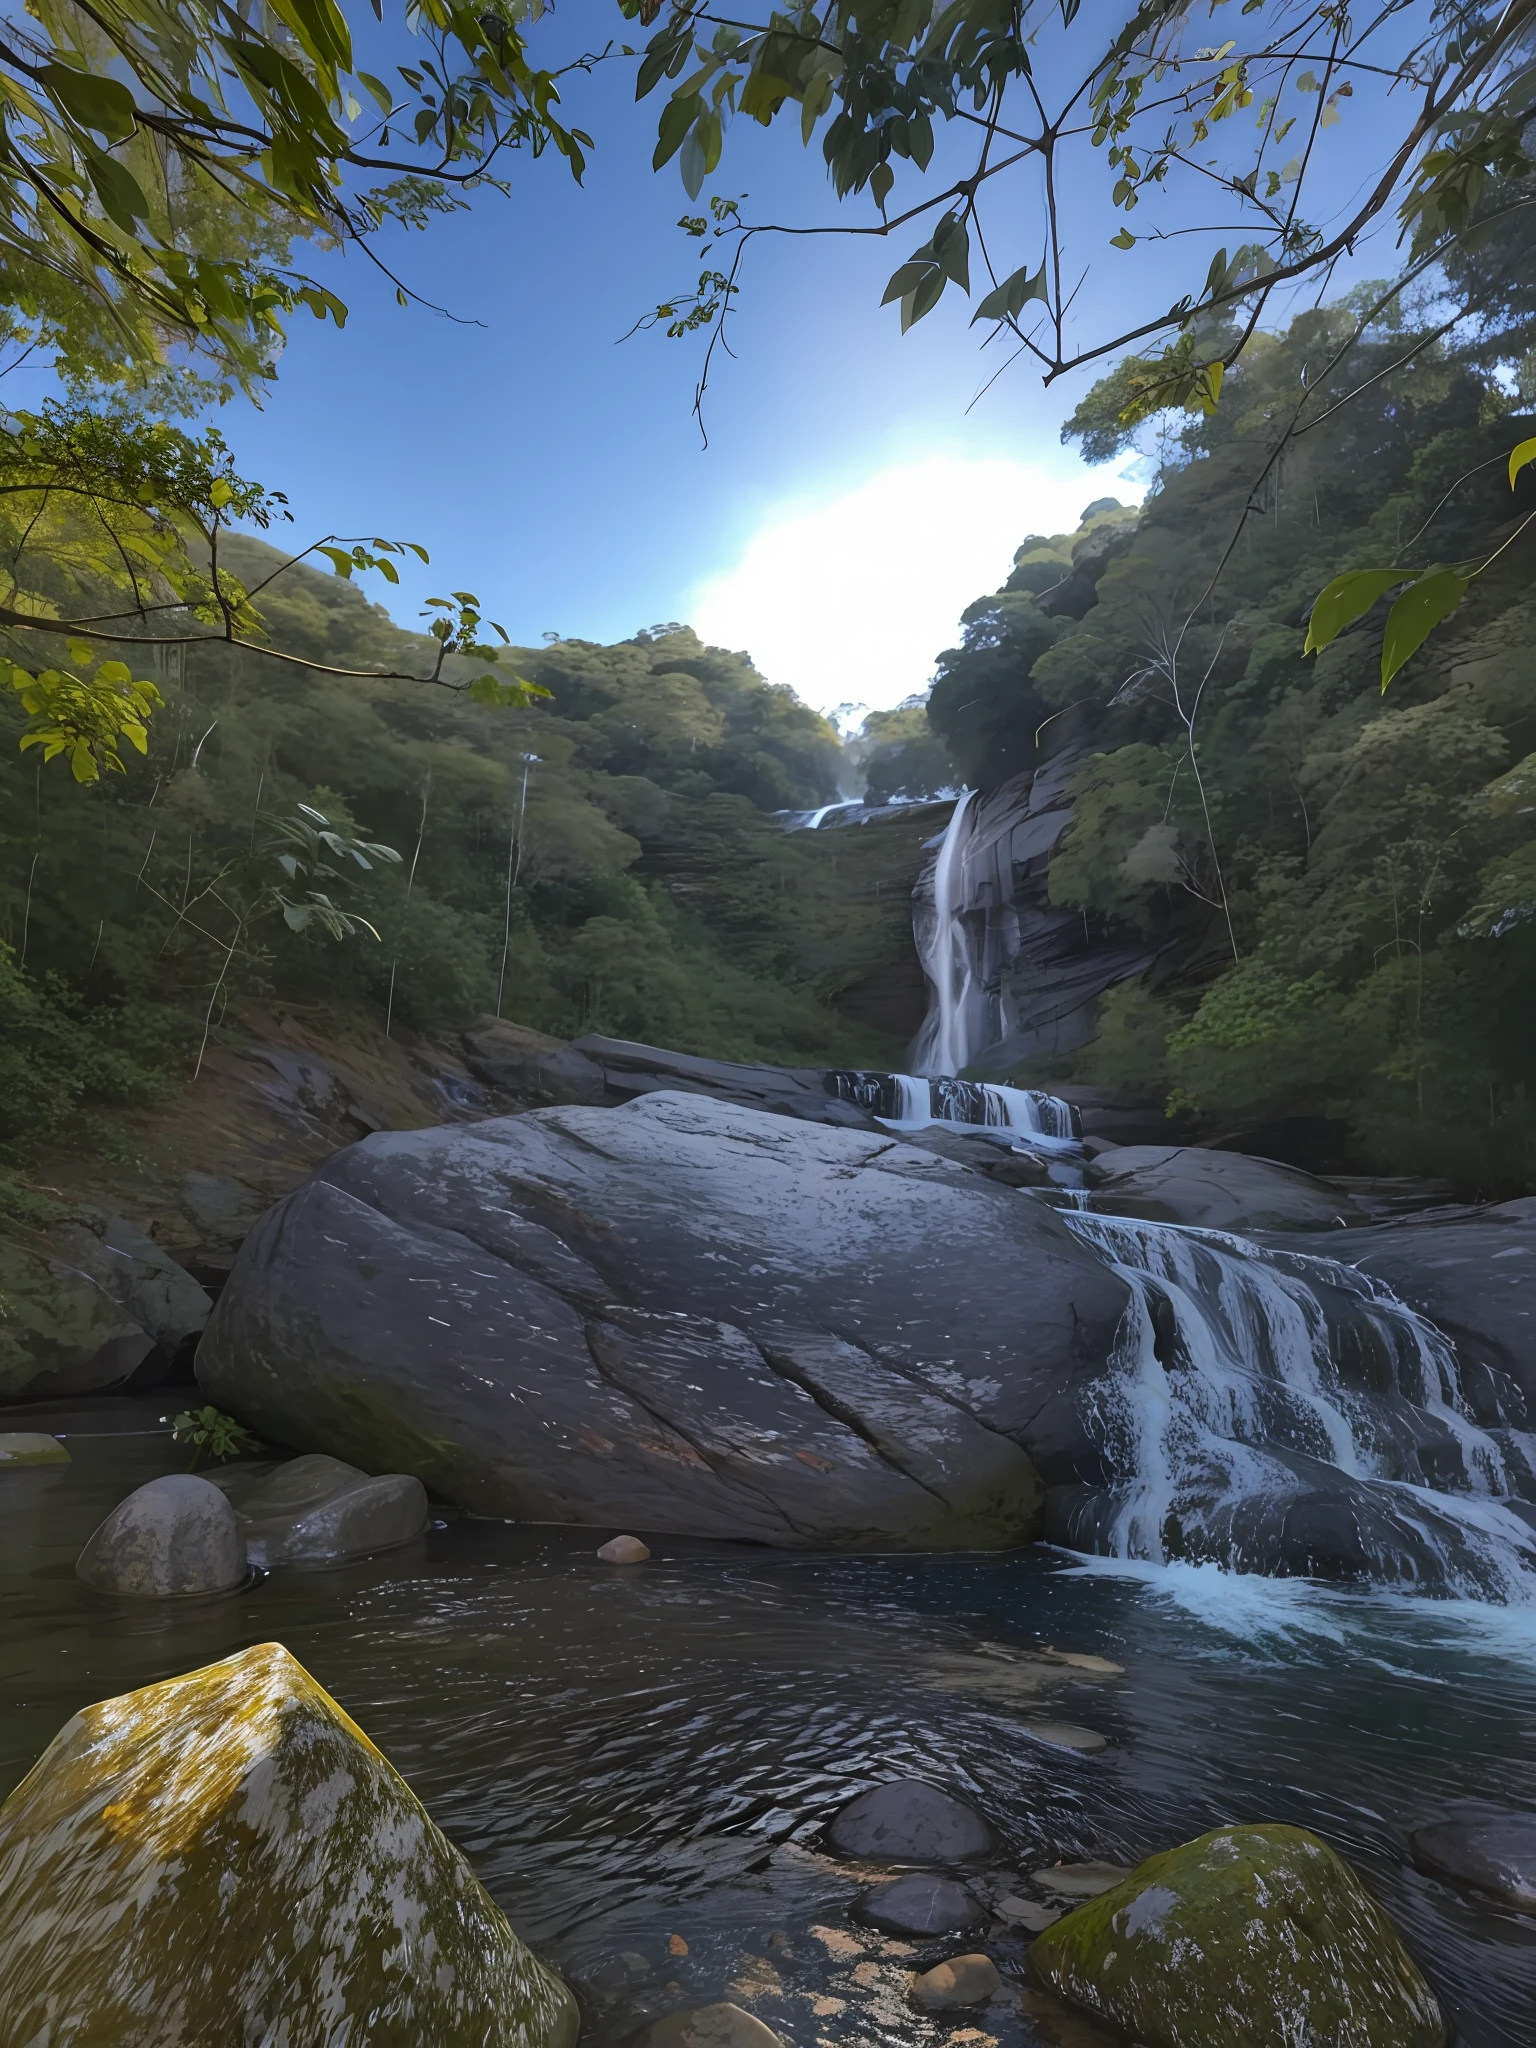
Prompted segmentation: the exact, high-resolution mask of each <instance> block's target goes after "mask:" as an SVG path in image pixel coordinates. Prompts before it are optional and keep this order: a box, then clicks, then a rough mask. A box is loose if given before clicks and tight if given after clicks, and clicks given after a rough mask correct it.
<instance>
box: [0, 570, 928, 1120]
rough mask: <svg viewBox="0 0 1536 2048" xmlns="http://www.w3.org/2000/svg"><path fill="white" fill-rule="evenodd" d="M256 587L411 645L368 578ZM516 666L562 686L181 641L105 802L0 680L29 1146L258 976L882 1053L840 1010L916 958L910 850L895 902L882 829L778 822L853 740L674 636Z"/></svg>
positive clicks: (351, 639) (343, 997) (249, 574)
mask: <svg viewBox="0 0 1536 2048" xmlns="http://www.w3.org/2000/svg"><path fill="white" fill-rule="evenodd" d="M232 559H233V560H234V563H235V566H236V568H237V571H238V573H239V574H240V575H241V576H242V577H243V578H245V579H246V580H247V581H249V582H251V583H253V584H254V583H256V582H259V581H260V580H261V575H262V573H263V571H264V570H265V568H266V567H268V566H269V565H270V562H271V561H272V560H273V559H275V558H274V557H273V556H272V555H271V551H270V550H267V549H265V548H264V547H263V545H262V544H261V543H259V542H254V541H243V542H242V541H237V542H235V543H233V544H232ZM263 603H264V607H265V608H266V609H267V610H268V612H269V615H270V623H271V630H272V631H273V633H274V634H275V635H278V636H280V637H281V642H282V645H283V646H284V647H285V648H287V649H290V650H296V651H298V652H299V653H300V654H302V655H305V656H307V657H308V659H309V660H310V661H312V662H315V663H319V664H339V665H344V666H348V667H354V666H357V665H359V664H362V665H366V664H367V663H370V662H377V663H378V664H380V665H381V666H386V667H398V666H400V665H402V663H406V662H409V661H411V660H418V661H419V660H420V658H421V655H422V648H421V646H420V643H419V640H418V639H417V636H413V635H409V634H406V633H404V632H403V631H401V629H399V628H398V627H396V626H395V625H394V624H393V623H392V622H391V621H390V619H389V618H388V616H387V615H386V614H385V613H384V612H383V611H381V610H380V609H379V608H378V607H376V606H372V605H370V604H368V603H367V602H366V601H365V599H364V598H363V596H362V594H361V592H359V591H358V590H357V589H356V587H355V586H354V585H353V584H351V583H348V582H344V581H340V580H337V579H335V578H332V577H330V576H327V575H322V574H319V573H317V572H315V571H311V570H305V569H300V570H297V571H295V572H294V573H293V574H292V575H291V576H290V577H289V578H287V579H285V581H284V582H283V583H282V584H279V585H275V586H273V589H272V591H271V593H270V594H269V595H268V596H267V597H265V598H264V600H263ZM413 642H414V643H415V644H412V643H413ZM517 659H518V663H519V666H520V668H521V669H522V670H523V671H524V672H525V673H526V674H527V675H528V676H529V678H530V679H531V680H533V681H535V682H537V683H539V684H540V685H542V686H543V687H544V688H545V689H547V690H548V691H549V692H550V695H549V696H548V697H547V698H541V699H538V700H535V701H534V702H533V703H531V704H529V705H526V706H523V707H517V706H513V707H506V706H501V707H497V706H491V705H485V704H479V703H476V702H474V701H472V700H470V699H468V698H466V697H465V696H463V695H461V694H455V693H454V692H453V691H451V690H447V689H444V690H437V691H433V690H429V689H424V688H423V687H421V686H420V685H415V686H411V685H397V684H390V683H387V682H379V683H368V682H364V683H359V682H356V681H351V680H341V679H337V678H334V677H332V676H329V675H326V674H325V673H323V672H321V671H319V670H312V669H306V668H303V667H297V666H294V665H293V664H292V663H290V662H282V663H279V662H275V661H263V660H261V658H260V657H258V656H255V655H252V654H250V653H248V652H246V651H244V650H241V649H232V648H221V647H217V646H213V647H209V646H207V645H203V646H192V645H189V646H187V647H186V648H185V649H182V650H171V651H170V652H169V653H164V654H162V655H160V656H158V657H157V659H156V676H157V687H158V689H159V690H160V692H161V694H162V695H163V697H164V700H165V703H164V707H163V709H162V710H161V711H160V713H159V715H158V716H157V717H156V719H155V720H154V722H153V724H152V726H151V728H150V735H149V742H148V752H147V754H146V755H145V757H144V758H143V759H142V760H141V759H140V758H139V757H138V756H137V755H136V754H130V755H129V756H128V759H127V762H126V772H125V773H124V774H122V775H120V776H118V775H112V776H107V777H104V778H103V779H102V780H101V781H99V782H97V783H95V784H92V785H90V786H89V787H85V788H81V787H78V786H76V785H75V784H74V783H73V782H72V781H71V780H70V779H69V778H68V777H61V776H59V775H58V774H57V773H56V771H51V770H45V769H42V768H41V766H40V763H39V760H38V754H37V752H36V751H34V752H33V753H31V754H29V755H25V756H23V755H20V754H19V753H18V751H17V740H18V736H19V735H20V734H21V732H22V729H23V725H24V714H23V712H22V709H21V707H20V706H19V705H16V706H15V707H14V708H12V705H11V704H9V703H7V702H6V701H5V700H3V699H0V1023H3V1038H0V1044H3V1052H0V1060H3V1062H4V1072H5V1077H6V1081H7V1084H8V1085H7V1086H6V1088H5V1090H4V1091H3V1096H0V1133H3V1140H0V1142H3V1143H4V1144H6V1145H8V1146H9V1148H10V1150H11V1153H12V1156H16V1155H17V1154H18V1153H19V1152H20V1151H23V1150H24V1149H25V1148H26V1146H27V1145H28V1144H29V1143H34V1144H35V1142H36V1141H38V1140H42V1139H48V1138H52V1137H55V1136H57V1135H59V1134H60V1133H61V1132H62V1131H64V1130H65V1129H67V1128H68V1127H69V1126H70V1122H71V1118H72V1117H73V1115H74V1112H75V1110H76V1107H77V1105H78V1104H79V1103H80V1102H81V1101H82V1100H84V1101H95V1102H111V1101H144V1100H147V1099H151V1098H152V1097H153V1096H154V1094H155V1093H156V1092H157V1091H161V1090H164V1089H165V1088H166V1087H168V1086H171V1085H174V1084H176V1083H177V1082H178V1081H179V1080H181V1079H183V1078H185V1077H186V1076H188V1075H189V1074H190V1073H191V1072H192V1071H193V1068H194V1066H195V1063H196V1060H197V1057H198V1052H199V1047H200V1045H201V1043H202V1040H203V1037H204V1033H205V1029H206V1030H207V1031H208V1032H211V1033H213V1034H214V1035H215V1036H216V1035H217V1034H218V1032H219V1031H220V1030H222V1029H230V1030H237V1029H238V1015H239V1008H240V1002H241V999H242V998H244V997H246V996H249V995H251V994H254V993H263V994H272V995H276V996H278V997H282V998H286V999H288V1000H295V1001H306V1002H312V1003H313V1002H324V1003H326V1004H329V1005H331V1006H332V1007H333V1008H336V1007H343V1008H344V1007H347V1006H352V1007H354V1008H361V1009H364V1010H366V1011H367V1012H368V1013H369V1014H371V1015H373V1016H375V1017H376V1018H378V1019H383V1018H384V1017H386V1016H387V1017H388V1018H389V1021H390V1026H391V1029H392V1030H395V1031H397V1032H398V1031H402V1030H404V1031H411V1030H430V1029H432V1028H434V1027H436V1026H438V1025H440V1024H443V1023H445V1022H449V1021H452V1020H456V1019H459V1018H462V1017H464V1016H467V1015H470V1014H472V1013H474V1012H477V1011H487V1010H490V1011H494V1010H496V1009H497V1007H498V1001H499V1003H500V1008H501V1010H502V1012H503V1013H504V1014H505V1015H506V1016H508V1017H511V1018H514V1019H517V1020H519V1021H522V1022H524V1023H528V1024H532V1025H535V1026H539V1027H542V1028H546V1029H549V1030H551V1031H556V1032H559V1033H562V1034H572V1033H577V1032H582V1031H606V1032H609V1033H611V1034H615V1035H618V1036H623V1037H631V1038H641V1039H647V1040H650V1041H652V1042H660V1043H664V1044H667V1045H672V1046H676V1047H680V1048H683V1049H685V1050H693V1051H700V1052H708V1053H713V1054H720V1055H725V1056H731V1055H737V1056H741V1057H765V1058H771V1059H776V1060H781V1061H787V1062H790V1063H797V1062H799V1063H805V1064H813V1063H818V1062H826V1063H829V1064H835V1063H838V1062H839V1061H842V1060H846V1059H855V1058H860V1057H867V1058H881V1057H884V1058H886V1059H889V1058H890V1057H891V1056H893V1055H894V1053H895V1052H896V1050H897V1048H896V1046H895V1045H894V1044H893V1043H891V1042H888V1041H885V1040H882V1039H881V1038H880V1037H879V1034H878V1032H876V1033H871V1032H869V1031H865V1030H859V1029H856V1028H855V1027H853V1026H852V1025H850V1024H849V1023H847V1022H846V1021H845V1020H844V1019H843V1018H842V1017H841V1015H840V1014H839V1013H838V1012H837V1010H836V1009H834V1008H833V1007H831V1002H832V999H833V998H835V997H836V996H837V995H838V994H839V992H840V991H841V990H842V989H843V988H844V987H845V986H846V985H848V984H849V983H851V982H853V981H856V980H857V979H858V977H859V975H860V974H861V972H864V971H866V970H867V968H868V967H869V966H871V965H873V964H878V962H879V961H880V960H881V959H883V958H885V957H887V956H888V955H889V954H890V953H892V952H893V951H898V952H899V951H900V950H901V948H902V947H903V945H904V944H905V919H906V889H907V887H908V886H910V876H911V871H912V870H913V869H915V866H916V863H917V860H918V858H919V853H918V842H917V839H916V838H915V837H913V836H912V835H911V834H907V835H905V836H904V837H903V839H902V843H901V848H900V851H899V855H898V860H899V862H905V864H906V865H905V867H904V868H903V871H902V875H901V877H900V878H899V879H898V880H897V881H896V883H895V884H894V885H888V886H886V887H885V889H884V894H883V895H881V894H880V888H881V883H882V873H881V872H879V871H878V870H879V862H880V860H882V859H884V858H885V857H886V855H885V854H884V853H883V852H881V850H880V849H879V848H877V847H876V844H875V842H876V840H877V839H878V838H879V835H878V834H865V835H859V842H858V844H855V843H854V838H855V836H854V835H849V834H842V835H821V834H809V833H799V834H794V835H786V834H785V833H784V831H783V830H782V828H781V827H780V825H779V824H778V823H777V822H776V821H775V820H774V819H773V817H772V816H771V813H772V812H773V811H774V810H776V809H781V808H787V809H796V808H804V807H807V806H810V805H815V804H821V803H825V802H827V801H829V800H830V799H832V798H833V797H835V795H836V794H837V776H838V773H839V770H840V767H841V751H840V747H839V743H838V740H837V736H836V734H835V732H834V731H833V729H832V728H831V727H830V726H829V725H828V724H827V723H826V722H825V721H824V720H823V719H821V718H820V717H819V716H818V715H817V714H816V713H814V712H812V711H810V710H809V709H807V708H806V706H804V705H803V704H801V703H800V702H799V700H798V699H797V698H795V697H794V696H793V694H792V693H791V692H789V691H788V690H785V689H782V688H775V687H773V686H771V685H770V684H768V683H767V682H765V681H764V679H763V678H762V677H761V676H759V675H758V673H757V672H756V670H755V669H754V668H753V667H752V665H751V663H750V661H749V660H748V659H747V657H746V656H745V655H742V654H732V653H727V652H725V651H723V650H721V649H718V648H707V647H704V646H703V645H701V643H700V642H699V640H698V639H697V638H696V636H695V635H694V634H693V633H692V632H690V631H688V630H687V629H686V628H683V627H679V626H672V625H666V626H658V627H655V628H653V629H651V630H650V631H649V632H645V633H640V634H638V635H636V637H635V638H634V639H632V640H629V641H625V642H623V643H621V644H619V645H618V646H613V647H602V646H597V645H593V644H590V643H587V642H582V641H560V642H556V643H554V644H551V645H549V646H546V647H543V648H540V649H524V650H519V651H518V656H517ZM529 757H534V758H529ZM525 772H526V801H525V798H524V777H525ZM306 806H307V807H308V809H307V810H306V809H305V808H304V807H306ZM317 815H318V817H319V818H320V819H321V820H322V821H323V825H322V824H316V823H315V819H316V816H317ZM326 832H329V834H330V842H329V843H325V835H326ZM834 837H835V838H836V839H837V840H838V845H836V846H835V845H833V844H832V840H833V838H834ZM909 841H910V843H908V842H909ZM379 842H382V843H383V845H384V846H385V847H387V848H392V849H393V850H394V851H396V852H397V853H398V854H399V856H400V858H399V860H398V862H393V861H391V860H390V859H389V858H388V857H387V855H386V856H384V857H382V858H381V857H379V855H378V850H377V847H378V843H379ZM353 846H356V847H358V848H360V849H361V853H362V857H363V858H364V859H366V860H367V865H366V866H364V865H362V863H361V860H360V859H359V858H358V857H357V855H356V854H355V853H353V852H352V851H351V850H350V849H351V848H352V847H353ZM839 847H841V851H842V856H843V857H842V860H841V863H840V861H839ZM338 848H339V851H338ZM871 858H875V862H876V865H875V868H873V869H871V870H870V872H869V873H868V874H865V873H864V872H863V870H862V869H861V868H860V866H859V863H860V861H863V862H865V863H866V865H867V864H868V862H869V861H870V860H871ZM884 879H885V880H886V882H887V884H889V878H884ZM317 895H318V897H319V898H321V899H323V900H324V902H325V903H326V904H327V905H329V906H332V907H333V909H334V913H335V917H337V918H340V919H342V920H343V921H350V924H351V927H352V936H350V937H342V936H341V932H340V929H339V928H338V927H337V926H336V924H335V922H334V920H333V918H332V916H331V914H330V911H329V910H327V911H326V913H325V914H324V915H320V914H319V913H317V912H316V911H315V909H314V902H315V898H316V896H317ZM317 919H318V921H317ZM370 928H371V929H373V930H376V931H377V933H378V938H377V940H375V939H374V938H372V937H371V936H370ZM338 940H339V941H340V942H338Z"/></svg>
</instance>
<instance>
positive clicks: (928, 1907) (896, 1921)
mask: <svg viewBox="0 0 1536 2048" xmlns="http://www.w3.org/2000/svg"><path fill="white" fill-rule="evenodd" d="M852 1910H853V1913H854V1916H855V1918H856V1919H859V1920H863V1921H865V1922H867V1923H868V1925H869V1926H871V1927H878V1928H880V1929H882V1930H883V1932H885V1933H886V1934H960V1933H963V1932H964V1931H965V1930H966V1929H967V1928H970V1927H979V1926H980V1925H981V1923H982V1922H983V1921H984V1920H985V1919H986V1917H987V1916H986V1914H985V1912H984V1911H983V1910H982V1907H981V1904H980V1902H979V1901H978V1899H977V1897H976V1894H975V1893H974V1892H973V1891H971V1889H970V1888H969V1886H967V1885H963V1884H957V1883H956V1882H955V1880H954V1879H953V1878H952V1877H916V1876H914V1877H898V1878H896V1879H895V1880H893V1882H892V1883H890V1884H877V1885H874V1886H873V1887H872V1888H871V1889H870V1890H869V1891H867V1892H861V1893H860V1894H859V1896H858V1897H857V1898H856V1899H855V1900H854V1902H853V1909H852Z"/></svg>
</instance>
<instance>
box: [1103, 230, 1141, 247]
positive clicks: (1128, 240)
mask: <svg viewBox="0 0 1536 2048" xmlns="http://www.w3.org/2000/svg"><path fill="white" fill-rule="evenodd" d="M1109 246H1110V247H1111V249H1134V248H1135V246H1136V237H1135V236H1134V235H1133V234H1132V233H1131V231H1130V229H1129V228H1122V229H1121V230H1120V232H1119V234H1118V235H1111V236H1110V238H1109Z"/></svg>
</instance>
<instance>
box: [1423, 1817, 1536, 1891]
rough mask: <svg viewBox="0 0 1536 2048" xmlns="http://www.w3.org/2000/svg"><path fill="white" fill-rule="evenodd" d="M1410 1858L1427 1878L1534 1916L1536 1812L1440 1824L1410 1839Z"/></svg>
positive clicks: (1425, 1829)
mask: <svg viewBox="0 0 1536 2048" xmlns="http://www.w3.org/2000/svg"><path fill="white" fill-rule="evenodd" d="M1411 1846H1412V1849H1413V1860H1414V1862H1415V1863H1416V1864H1417V1865H1418V1866H1419V1868H1420V1870H1424V1871H1427V1872H1428V1873H1429V1874H1430V1876H1431V1877H1438V1878H1443V1879H1445V1880H1447V1881H1448V1882H1449V1883H1451V1884H1454V1885H1460V1886H1461V1887H1462V1888H1463V1889H1464V1890H1467V1891H1474V1892H1482V1893H1484V1894H1486V1895H1487V1896H1488V1897H1489V1898H1494V1899H1500V1900H1502V1901H1503V1903H1504V1904H1505V1905H1506V1906H1513V1907H1515V1909H1516V1910H1517V1911H1519V1912H1522V1913H1536V1814H1532V1813H1505V1814H1498V1815H1495V1816H1492V1817H1491V1818H1487V1819H1482V1820H1471V1821H1442V1822H1441V1823H1440V1824H1439V1825H1438V1826H1436V1827H1428V1828H1419V1829H1418V1830H1417V1831H1416V1832H1415V1833H1414V1835H1413V1836H1412V1837H1411Z"/></svg>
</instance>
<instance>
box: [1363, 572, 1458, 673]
mask: <svg viewBox="0 0 1536 2048" xmlns="http://www.w3.org/2000/svg"><path fill="white" fill-rule="evenodd" d="M1470 581H1471V578H1470V577H1467V576H1463V575H1461V574H1460V573H1459V572H1458V571H1457V570H1455V569H1430V570H1428V571H1426V573H1425V574H1424V575H1422V576H1421V577H1420V578H1419V580H1418V582H1417V583H1411V584H1409V586H1408V588H1407V589H1406V590H1405V591H1404V592H1403V594H1402V596H1401V597H1400V598H1399V599H1398V600H1397V602H1396V604H1394V605H1393V607H1392V609H1391V611H1389V612H1388V613H1387V630H1386V634H1385V636H1384V637H1383V639H1382V643H1381V687H1382V688H1383V690H1385V688H1386V687H1387V685H1388V683H1390V682H1391V680H1392V678H1393V677H1394V676H1395V675H1396V674H1397V672H1398V670H1399V669H1400V668H1401V667H1402V665H1403V663H1404V662H1405V661H1406V660H1407V659H1408V657H1409V656H1410V655H1412V654H1416V653H1417V652H1418V650H1419V649H1420V648H1421V647H1422V646H1423V645H1424V642H1425V641H1426V640H1427V639H1428V638H1429V636H1430V634H1431V633H1432V632H1433V631H1434V629H1435V628H1436V626H1438V625H1439V624H1440V622H1441V620H1442V619H1447V618H1449V617H1450V615H1451V613H1452V612H1453V611H1455V609H1456V607H1457V605H1459V604H1460V603H1461V600H1462V599H1463V598H1464V597H1465V596H1466V594H1467V585H1468V583H1469V582H1470Z"/></svg>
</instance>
